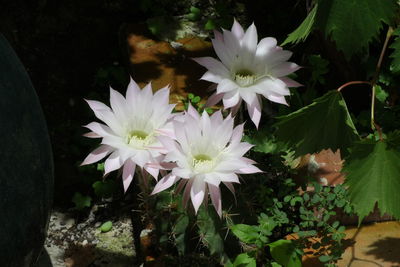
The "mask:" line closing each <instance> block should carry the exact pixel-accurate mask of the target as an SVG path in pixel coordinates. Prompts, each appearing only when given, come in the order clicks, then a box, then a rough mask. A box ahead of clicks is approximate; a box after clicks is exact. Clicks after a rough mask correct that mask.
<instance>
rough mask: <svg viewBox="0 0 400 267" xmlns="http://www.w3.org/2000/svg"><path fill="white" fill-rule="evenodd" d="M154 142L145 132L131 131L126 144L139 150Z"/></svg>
mask: <svg viewBox="0 0 400 267" xmlns="http://www.w3.org/2000/svg"><path fill="white" fill-rule="evenodd" d="M151 141H152V135H150V134H147V133H146V132H143V131H130V132H129V133H128V135H127V136H126V143H127V144H129V145H131V146H133V147H135V148H139V149H143V148H144V146H146V145H149V144H150V143H151Z"/></svg>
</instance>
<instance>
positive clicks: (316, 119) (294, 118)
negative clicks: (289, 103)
mask: <svg viewBox="0 0 400 267" xmlns="http://www.w3.org/2000/svg"><path fill="white" fill-rule="evenodd" d="M277 119H278V122H277V123H276V124H275V126H276V127H277V131H276V136H277V140H278V141H281V142H283V143H284V144H286V145H288V146H289V147H290V148H291V149H293V150H294V151H295V156H296V157H297V156H301V155H305V154H307V153H316V152H319V151H321V150H323V149H328V148H330V149H332V151H336V150H337V149H340V150H341V152H342V153H344V154H345V153H346V150H347V148H349V147H350V146H351V145H352V144H353V142H354V141H357V140H359V136H358V133H357V130H356V128H355V126H354V124H353V121H352V120H351V117H350V114H349V112H348V110H347V106H346V103H345V101H344V99H343V97H342V95H341V93H340V92H337V91H330V92H328V93H326V94H325V95H324V96H322V97H320V98H317V99H315V100H314V102H313V103H311V104H310V105H308V106H305V107H303V108H301V109H299V110H297V111H295V112H293V113H290V114H288V115H285V116H281V117H278V118H277Z"/></svg>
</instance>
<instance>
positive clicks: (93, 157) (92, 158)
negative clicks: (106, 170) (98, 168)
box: [81, 145, 113, 166]
mask: <svg viewBox="0 0 400 267" xmlns="http://www.w3.org/2000/svg"><path fill="white" fill-rule="evenodd" d="M112 151H113V148H112V147H110V146H107V145H101V146H100V147H98V148H96V149H95V150H93V151H92V152H91V153H90V154H89V155H88V156H87V157H86V158H85V160H84V161H83V162H82V163H81V166H82V165H87V164H92V163H95V162H97V161H99V160H102V159H103V158H104V157H105V156H107V155H108V154H110V153H111V152H112Z"/></svg>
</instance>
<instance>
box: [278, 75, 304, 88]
mask: <svg viewBox="0 0 400 267" xmlns="http://www.w3.org/2000/svg"><path fill="white" fill-rule="evenodd" d="M279 80H281V81H282V82H284V83H285V84H286V86H287V87H300V86H303V85H302V84H301V83H298V82H296V81H295V80H292V79H290V78H288V77H280V78H279Z"/></svg>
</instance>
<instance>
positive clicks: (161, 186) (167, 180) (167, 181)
mask: <svg viewBox="0 0 400 267" xmlns="http://www.w3.org/2000/svg"><path fill="white" fill-rule="evenodd" d="M179 179H180V178H179V177H176V176H175V175H172V174H168V175H167V176H164V177H163V178H162V179H161V180H160V181H159V182H158V183H157V184H156V186H155V187H154V190H153V192H151V195H154V194H157V193H159V192H161V191H164V190H165V189H168V188H170V187H171V186H172V185H174V184H175V183H176V182H177V181H179Z"/></svg>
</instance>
